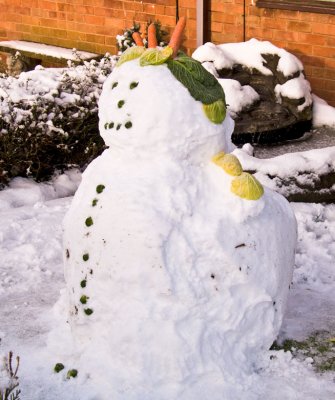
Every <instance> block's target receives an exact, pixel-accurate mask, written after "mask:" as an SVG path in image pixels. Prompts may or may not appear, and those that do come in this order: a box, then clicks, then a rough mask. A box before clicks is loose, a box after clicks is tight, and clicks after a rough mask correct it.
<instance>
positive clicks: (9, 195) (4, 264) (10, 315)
mask: <svg viewBox="0 0 335 400" xmlns="http://www.w3.org/2000/svg"><path fill="white" fill-rule="evenodd" d="M79 181H80V174H79V173H78V172H76V171H71V172H69V173H67V174H66V175H62V176H60V177H58V178H57V179H55V180H54V181H53V183H45V184H36V183H34V182H32V181H29V180H26V179H20V178H19V179H15V180H14V181H13V182H12V184H11V186H10V188H8V189H6V190H4V191H2V192H0V203H1V214H0V215H1V221H2V224H1V228H0V242H1V247H0V259H1V263H0V276H1V281H0V303H1V308H0V321H1V325H0V337H1V345H0V349H1V353H2V354H5V353H7V352H8V351H9V350H13V351H14V354H15V355H16V354H18V355H20V356H21V365H20V369H19V377H20V388H21V390H22V395H21V398H22V400H42V399H43V400H44V399H48V400H52V399H60V398H61V399H63V400H77V399H78V400H79V399H83V398H84V391H85V388H84V387H81V386H79V384H78V382H77V381H76V380H74V379H72V380H66V379H64V378H62V377H61V376H59V375H56V374H54V373H53V372H52V370H53V367H54V365H55V363H56V362H58V361H59V360H55V359H53V357H52V356H51V355H48V353H47V347H46V343H47V338H48V334H49V332H50V331H51V330H52V328H53V327H54V326H53V325H54V323H55V322H54V321H57V318H55V315H54V311H53V307H54V304H55V303H56V301H57V300H58V298H59V292H60V290H62V289H63V288H64V286H65V283H64V277H63V260H62V243H61V241H62V220H63V217H64V214H65V213H66V211H67V210H68V208H69V206H70V203H71V200H72V197H71V195H72V194H73V193H74V191H75V190H76V188H77V185H78V183H79ZM292 207H293V209H294V212H295V215H296V217H297V220H298V226H299V240H298V249H297V254H296V265H295V272H294V278H293V285H292V289H291V291H290V297H289V305H288V309H287V313H286V318H285V320H284V324H283V328H282V333H281V336H282V337H290V338H295V339H298V340H302V339H305V338H307V337H308V336H309V335H310V334H311V333H313V332H315V331H319V330H327V331H330V332H333V334H334V331H335V299H334V296H333V293H334V288H335V275H334V260H335V205H334V204H331V205H321V204H318V205H316V204H298V203H296V204H292ZM311 361H312V360H310V359H308V358H307V360H306V361H304V360H302V361H297V360H296V359H292V357H291V354H290V353H284V352H283V351H279V352H272V357H271V359H270V357H269V355H267V357H266V358H264V360H262V361H261V363H260V364H261V365H262V366H263V367H262V368H261V369H260V370H259V371H257V373H256V374H255V375H254V376H251V377H250V381H249V382H241V387H240V388H236V390H237V392H238V393H239V396H240V397H239V398H241V399H242V398H243V399H248V400H250V399H255V400H256V399H257V400H261V399H264V398H268V399H271V400H275V399H278V400H282V399H285V400H293V399H294V400H298V399H310V400H312V399H313V400H316V399H320V400H321V399H333V398H335V383H334V379H335V374H334V373H326V374H323V375H320V374H317V373H315V372H314V371H313V367H312V364H311ZM243 393H244V394H243ZM86 395H87V393H86V394H85V396H86ZM85 398H89V397H85ZM91 398H92V399H93V398H94V397H91ZM234 398H237V397H234ZM223 400H225V398H223ZM227 400H231V399H230V398H227Z"/></svg>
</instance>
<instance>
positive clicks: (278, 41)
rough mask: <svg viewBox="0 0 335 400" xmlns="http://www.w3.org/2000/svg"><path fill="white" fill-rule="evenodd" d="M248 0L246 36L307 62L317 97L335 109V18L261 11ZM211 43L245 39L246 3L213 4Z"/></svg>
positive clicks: (227, 0) (238, 0)
mask: <svg viewBox="0 0 335 400" xmlns="http://www.w3.org/2000/svg"><path fill="white" fill-rule="evenodd" d="M252 3H256V1H252V0H246V19H245V37H246V39H247V40H248V39H250V38H252V37H255V38H257V39H261V40H269V41H271V42H272V43H273V44H275V45H276V46H279V47H283V48H285V49H286V50H288V51H290V52H291V53H293V54H295V55H296V56H298V57H299V58H300V59H301V61H302V62H303V63H304V67H305V72H306V75H307V78H308V80H309V81H310V83H311V84H312V89H313V92H314V93H315V94H317V95H318V96H320V97H322V98H324V99H325V100H327V101H328V102H329V103H330V104H332V105H333V106H335V15H328V14H316V13H308V12H299V11H288V10H274V9H265V8H258V7H256V6H255V5H253V4H252ZM209 17H210V19H211V20H210V26H211V34H210V40H211V41H213V42H214V43H227V42H238V41H242V40H243V36H244V35H243V31H244V24H243V0H211V1H210V15H209Z"/></svg>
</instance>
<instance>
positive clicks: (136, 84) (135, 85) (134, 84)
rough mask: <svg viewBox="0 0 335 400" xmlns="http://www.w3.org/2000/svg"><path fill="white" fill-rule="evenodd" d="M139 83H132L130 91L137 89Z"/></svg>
mask: <svg viewBox="0 0 335 400" xmlns="http://www.w3.org/2000/svg"><path fill="white" fill-rule="evenodd" d="M138 84H139V82H131V84H130V85H129V88H130V89H135V88H136V87H137V86H138Z"/></svg>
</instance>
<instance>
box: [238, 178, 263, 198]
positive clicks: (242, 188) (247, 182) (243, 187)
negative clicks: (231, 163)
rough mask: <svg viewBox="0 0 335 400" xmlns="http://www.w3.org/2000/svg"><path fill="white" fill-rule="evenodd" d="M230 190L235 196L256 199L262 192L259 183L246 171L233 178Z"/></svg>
mask: <svg viewBox="0 0 335 400" xmlns="http://www.w3.org/2000/svg"><path fill="white" fill-rule="evenodd" d="M230 190H231V192H232V193H234V194H236V196H239V197H242V199H246V200H258V199H260V198H261V197H262V196H263V194H264V189H263V186H262V185H261V183H260V182H259V181H258V180H257V179H256V178H255V177H254V176H253V175H250V174H249V173H248V172H242V174H241V175H240V176H237V177H236V178H234V179H233V180H232V182H231V187H230Z"/></svg>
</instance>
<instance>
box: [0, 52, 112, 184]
mask: <svg viewBox="0 0 335 400" xmlns="http://www.w3.org/2000/svg"><path fill="white" fill-rule="evenodd" d="M115 62H116V57H110V56H109V55H106V56H105V57H103V58H102V59H101V60H100V61H94V60H93V61H91V62H85V63H84V64H83V65H79V66H70V67H69V68H47V69H44V68H43V67H40V66H39V67H37V68H36V69H35V70H34V71H29V72H23V73H21V74H20V76H19V77H18V78H14V77H9V76H6V77H5V76H2V77H0V185H2V186H3V185H4V184H6V183H7V182H8V181H9V180H10V179H11V178H13V177H15V176H28V177H29V176H30V177H33V178H34V179H36V180H38V181H39V180H45V179H47V178H49V177H50V176H51V175H52V174H53V172H54V171H55V170H64V169H66V168H68V167H70V166H79V167H83V166H84V165H86V164H87V163H89V162H90V161H91V160H92V159H93V158H95V157H96V156H97V155H98V154H99V153H100V152H101V151H102V149H103V141H102V139H101V137H100V135H99V129H98V105H97V101H98V99H99V96H100V93H101V89H102V85H103V83H104V81H105V79H106V77H107V76H108V75H109V74H110V72H111V71H112V69H113V67H114V64H115Z"/></svg>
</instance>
